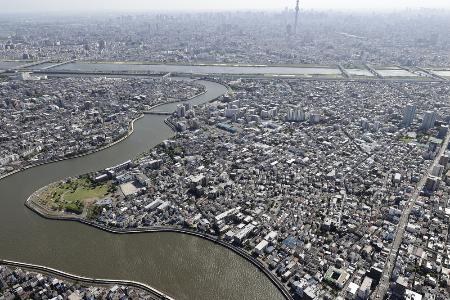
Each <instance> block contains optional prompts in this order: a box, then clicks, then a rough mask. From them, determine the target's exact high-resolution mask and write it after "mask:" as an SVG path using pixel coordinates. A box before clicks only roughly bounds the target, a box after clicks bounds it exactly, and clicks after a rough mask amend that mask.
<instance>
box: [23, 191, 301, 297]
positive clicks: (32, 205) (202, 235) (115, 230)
mask: <svg viewBox="0 0 450 300" xmlns="http://www.w3.org/2000/svg"><path fill="white" fill-rule="evenodd" d="M33 195H34V194H33ZM33 195H31V196H30V197H29V198H28V199H27V201H26V202H25V206H27V207H28V208H29V209H30V210H32V211H34V212H36V213H37V214H39V215H40V216H41V217H43V218H46V219H49V220H59V221H76V222H80V223H83V224H85V225H88V226H92V227H95V228H97V229H100V230H102V231H105V232H108V233H112V234H142V233H157V232H176V233H182V234H188V235H192V236H196V237H199V238H203V239H206V240H208V241H210V242H213V243H215V244H218V245H220V246H222V247H225V248H227V249H229V250H231V251H233V252H234V253H236V254H238V255H239V256H241V257H242V258H244V259H246V260H247V261H249V262H250V263H252V264H253V265H254V266H256V267H257V268H258V269H259V270H260V271H261V272H263V273H264V274H265V275H266V276H267V278H268V279H269V280H270V281H271V282H272V283H273V284H274V285H275V286H276V287H277V289H278V290H279V291H280V292H281V293H282V294H283V296H284V297H285V298H286V299H289V300H292V299H293V298H292V296H291V294H290V293H289V291H288V290H287V288H286V287H285V286H284V285H283V284H282V283H281V282H280V280H279V279H278V278H277V277H276V276H275V275H274V274H272V273H271V272H270V271H269V270H268V269H267V268H266V266H264V265H263V264H262V263H261V262H260V261H259V260H257V259H256V258H254V257H253V256H251V255H250V254H249V253H247V252H246V251H245V250H243V249H241V248H239V247H236V246H234V245H232V244H229V243H227V242H225V241H223V240H221V239H220V238H219V237H217V236H213V235H209V234H205V233H201V232H196V231H192V230H189V229H184V228H177V227H169V226H166V227H156V226H155V227H148V228H135V229H121V228H111V227H107V226H104V225H101V224H98V223H96V222H92V221H90V220H86V219H81V218H78V217H75V216H70V215H67V216H55V215H52V214H48V213H46V210H42V209H41V206H39V205H37V204H36V203H35V202H33V201H32V200H31V199H32V197H33Z"/></svg>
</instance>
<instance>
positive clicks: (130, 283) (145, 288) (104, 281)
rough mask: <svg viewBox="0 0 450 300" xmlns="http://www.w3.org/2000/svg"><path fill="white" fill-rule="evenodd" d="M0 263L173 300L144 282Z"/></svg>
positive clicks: (5, 261) (164, 299) (31, 265)
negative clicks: (120, 286)
mask: <svg viewBox="0 0 450 300" xmlns="http://www.w3.org/2000/svg"><path fill="white" fill-rule="evenodd" d="M0 265H3V266H7V267H13V268H21V269H24V270H27V271H32V272H37V273H41V274H43V275H51V276H55V277H58V278H59V279H63V280H66V281H72V282H77V283H83V284H86V285H95V286H113V285H123V286H128V287H134V288H137V289H140V290H142V291H145V292H147V293H149V294H151V295H153V296H155V297H157V298H158V299H160V300H175V299H174V298H172V297H170V296H168V295H166V294H164V293H163V292H161V291H159V290H157V289H155V288H152V287H151V286H148V285H146V284H142V283H139V282H135V281H128V280H111V279H94V278H87V277H82V276H78V275H74V274H70V273H66V272H62V271H59V270H55V269H52V268H48V267H44V266H39V265H33V264H27V263H21V262H16V261H9V260H3V259H0Z"/></svg>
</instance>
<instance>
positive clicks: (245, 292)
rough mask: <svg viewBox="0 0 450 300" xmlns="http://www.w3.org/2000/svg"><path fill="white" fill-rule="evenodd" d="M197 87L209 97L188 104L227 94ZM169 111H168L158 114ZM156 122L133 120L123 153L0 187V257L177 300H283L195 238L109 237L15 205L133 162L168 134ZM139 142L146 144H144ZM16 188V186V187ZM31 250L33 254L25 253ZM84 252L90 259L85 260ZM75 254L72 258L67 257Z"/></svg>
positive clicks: (233, 258)
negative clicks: (54, 185) (54, 186)
mask: <svg viewBox="0 0 450 300" xmlns="http://www.w3.org/2000/svg"><path fill="white" fill-rule="evenodd" d="M200 83H201V84H203V85H205V86H206V87H207V88H208V90H209V93H207V94H206V96H203V97H200V98H198V99H195V100H194V103H193V104H197V105H200V104H203V103H207V102H208V101H213V100H214V99H217V98H218V97H220V96H222V95H223V94H225V93H226V92H227V90H226V88H225V87H224V86H223V85H220V86H219V85H217V84H215V83H214V84H213V83H210V82H207V81H206V82H200ZM173 107H174V105H169V106H167V107H165V108H164V109H162V110H166V111H169V110H172V108H173ZM150 120H153V121H150ZM163 121H164V120H163V118H161V117H156V116H155V117H153V116H152V117H148V116H146V117H145V118H143V121H142V122H138V123H137V124H136V128H135V129H136V132H135V134H133V135H132V136H131V137H130V138H129V139H127V140H126V141H124V142H123V144H127V147H131V148H129V149H128V148H127V147H123V146H122V145H123V144H120V145H118V146H116V147H114V148H111V149H108V150H105V151H104V152H100V153H97V154H93V155H91V156H86V157H84V158H82V159H81V160H80V159H76V160H72V161H71V160H66V161H65V162H61V163H59V164H49V165H48V166H46V167H41V168H36V169H34V170H30V171H29V172H22V173H19V174H17V175H16V176H12V177H10V178H8V179H7V180H4V181H0V184H3V186H2V188H0V190H2V192H4V197H2V198H3V199H2V200H3V201H2V202H3V206H2V210H0V215H1V216H2V218H1V219H2V222H3V223H2V226H3V228H4V230H2V231H0V240H2V241H3V242H2V244H3V245H2V247H0V252H1V254H0V256H1V257H2V258H4V259H9V260H13V261H24V262H30V263H34V264H38V265H45V266H51V267H54V268H55V269H59V270H67V271H68V272H72V273H74V274H87V275H88V276H89V277H92V278H105V277H106V278H125V279H127V278H129V279H132V280H134V281H137V282H143V283H146V284H148V285H151V286H155V287H157V288H158V289H159V290H162V291H167V292H168V293H170V294H171V295H174V296H175V297H176V298H177V299H209V300H211V299H217V300H220V299H244V298H246V299H268V300H269V299H270V300H274V299H280V300H281V299H285V296H283V294H282V293H280V292H279V289H278V288H277V286H276V285H274V284H273V283H272V281H271V280H270V279H269V277H268V276H266V275H265V273H264V272H260V271H256V270H255V267H254V265H253V264H252V263H251V262H249V261H248V260H247V259H245V258H243V257H242V256H241V255H237V254H236V252H234V251H229V250H228V249H227V248H226V247H222V246H220V245H218V244H217V243H212V242H210V241H208V239H206V238H201V237H200V236H199V235H197V234H189V235H188V234H179V233H169V231H167V230H158V231H160V232H167V233H157V232H156V231H153V232H154V234H151V235H148V234H146V235H144V234H141V235H134V234H121V235H119V234H115V235H113V236H111V235H110V234H106V233H105V231H103V230H97V229H95V228H94V227H93V226H84V225H80V224H82V223H81V222H56V223H54V222H52V221H49V220H47V219H46V218H43V217H41V216H40V215H39V214H36V213H34V212H33V211H31V210H29V209H28V208H27V207H26V206H24V205H23V202H24V199H26V198H27V197H29V195H31V194H32V193H33V191H36V190H38V189H39V188H40V187H43V186H45V185H47V184H48V183H50V182H57V181H59V180H60V179H61V178H68V177H74V176H78V175H79V174H85V173H89V172H91V171H95V170H101V169H103V168H106V167H108V166H111V165H113V164H117V163H119V162H122V161H125V160H128V159H130V158H132V157H138V155H139V153H142V152H145V151H147V149H151V148H152V147H154V146H156V145H157V144H156V143H155V142H157V143H160V142H162V141H163V140H164V139H167V138H170V136H172V135H173V134H172V133H169V132H171V131H170V130H169V128H168V127H166V126H165V125H164V124H163ZM156 124H160V125H156ZM156 128H158V130H159V129H162V128H165V129H166V130H165V131H164V132H165V133H164V134H161V135H160V134H155V130H156ZM148 129H150V130H148ZM149 134H150V135H149ZM149 140H151V141H152V142H148V141H149ZM128 144H129V145H128ZM147 144H149V145H151V146H144V145H147ZM137 149H139V150H137ZM28 180H32V182H28ZM34 181H36V182H38V183H35V182H34ZM21 185H24V187H23V188H20V186H21ZM55 224H56V225H55ZM155 230H156V228H155ZM171 231H172V232H175V231H173V230H171ZM176 232H178V230H177V231H176ZM213 239H214V238H213ZM79 245H83V247H79ZM125 245H132V246H130V247H128V246H125ZM34 247H36V249H40V251H39V252H37V253H36V251H30V250H29V249H33V248H34ZM47 249H51V251H48V250H47ZM86 251H90V253H92V255H94V256H95V255H97V256H98V257H92V256H91V255H85V253H86ZM99 253H101V254H99ZM75 256H76V257H78V258H77V259H74V257H75ZM116 266H121V268H117V267H116ZM217 270H220V271H219V272H218V271H217ZM224 283H226V284H225V285H224ZM193 287H195V288H193Z"/></svg>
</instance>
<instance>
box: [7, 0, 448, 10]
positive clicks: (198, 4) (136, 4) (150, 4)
mask: <svg viewBox="0 0 450 300" xmlns="http://www.w3.org/2000/svg"><path fill="white" fill-rule="evenodd" d="M286 7H289V8H294V7H295V1H290V0H280V1H276V0H262V1H255V0H248V1H237V0H229V1H224V0H218V1H214V3H213V2H212V1H206V0H190V1H181V0H167V1H165V2H164V3H161V2H155V1H141V0H130V1H126V2H125V1H120V0H112V1H106V0H93V1H87V0H79V1H72V0H69V1H64V3H62V1H56V0H43V1H39V4H37V3H36V2H35V1H31V0H17V1H14V2H9V3H8V2H7V3H2V12H3V13H33V12H36V13H42V12H79V11H93V12H102V11H105V12H110V11H123V12H124V11H137V10H139V11H205V10H206V11H211V10H213V11H218V10H232V11H235V10H249V9H252V10H282V9H285V8H286ZM300 7H301V9H307V10H310V9H313V10H368V11H371V10H399V9H407V8H411V9H420V8H445V9H450V2H448V1H445V0H430V1H423V0H413V1H406V0H399V1H395V2H394V1H387V0H381V1H371V0H368V1H355V0H342V1H331V0H322V1H320V2H317V1H313V0H303V1H301V3H300ZM344 8H345V9H344Z"/></svg>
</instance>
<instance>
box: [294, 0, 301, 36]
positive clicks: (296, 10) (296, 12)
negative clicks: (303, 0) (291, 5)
mask: <svg viewBox="0 0 450 300" xmlns="http://www.w3.org/2000/svg"><path fill="white" fill-rule="evenodd" d="M299 2H300V0H297V6H295V25H294V34H296V33H297V24H298V12H299V11H300V3H299Z"/></svg>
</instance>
